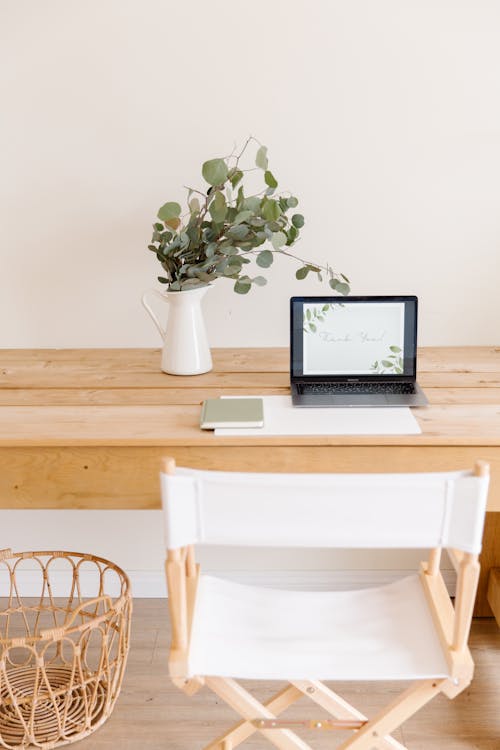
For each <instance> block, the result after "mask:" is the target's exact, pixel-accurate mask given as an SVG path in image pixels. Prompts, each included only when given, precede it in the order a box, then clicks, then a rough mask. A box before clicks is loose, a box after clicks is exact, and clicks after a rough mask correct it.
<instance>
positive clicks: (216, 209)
mask: <svg viewBox="0 0 500 750" xmlns="http://www.w3.org/2000/svg"><path fill="white" fill-rule="evenodd" d="M208 210H209V211H210V216H211V217H212V219H213V220H214V221H215V223H216V224H221V223H222V222H223V221H224V219H225V218H226V211H227V206H226V199H225V198H224V194H223V193H221V192H220V190H218V191H217V192H216V194H215V198H214V199H213V201H212V202H211V204H210V208H209V209H208Z"/></svg>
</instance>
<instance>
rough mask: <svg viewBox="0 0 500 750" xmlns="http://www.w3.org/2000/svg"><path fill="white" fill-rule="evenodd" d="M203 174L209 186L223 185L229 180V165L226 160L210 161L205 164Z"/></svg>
mask: <svg viewBox="0 0 500 750" xmlns="http://www.w3.org/2000/svg"><path fill="white" fill-rule="evenodd" d="M201 173H202V175H203V178H204V179H205V180H206V181H207V182H208V184H209V185H212V186H213V185H221V184H222V183H223V182H225V181H226V180H227V173H228V169H227V164H226V162H225V161H224V159H210V160H209V161H206V162H205V163H204V164H203V166H202V169H201Z"/></svg>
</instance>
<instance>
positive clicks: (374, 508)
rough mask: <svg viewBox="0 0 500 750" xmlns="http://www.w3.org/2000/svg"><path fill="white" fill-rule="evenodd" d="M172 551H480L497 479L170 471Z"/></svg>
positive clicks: (165, 476)
mask: <svg viewBox="0 0 500 750" xmlns="http://www.w3.org/2000/svg"><path fill="white" fill-rule="evenodd" d="M161 488H162V500H163V508H164V516H165V526H166V529H165V531H166V540H167V547H168V548H169V549H176V548H179V547H183V546H187V545H191V544H205V545H242V546H273V547H344V548H382V547H383V548H391V547H393V548H433V547H453V548H455V549H459V550H462V551H464V552H470V553H479V552H480V550H481V539H482V533H483V524H484V516H485V510H486V499H487V491H488V476H476V475H474V474H473V472H446V473H419V474H256V473H239V472H220V471H197V470H194V469H182V468H178V469H176V471H175V473H173V474H169V473H162V474H161Z"/></svg>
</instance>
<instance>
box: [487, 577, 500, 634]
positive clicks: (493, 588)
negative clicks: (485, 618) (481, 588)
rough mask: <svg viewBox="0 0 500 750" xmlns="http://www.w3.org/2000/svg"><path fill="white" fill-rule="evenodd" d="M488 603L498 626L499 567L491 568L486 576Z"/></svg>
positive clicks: (499, 614) (499, 608)
mask: <svg viewBox="0 0 500 750" xmlns="http://www.w3.org/2000/svg"><path fill="white" fill-rule="evenodd" d="M488 604H489V605H490V607H491V611H492V612H493V614H494V615H495V620H496V621H497V624H498V627H500V568H492V569H491V570H490V572H489V576H488Z"/></svg>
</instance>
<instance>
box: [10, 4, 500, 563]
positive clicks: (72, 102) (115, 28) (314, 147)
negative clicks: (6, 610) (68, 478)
mask: <svg viewBox="0 0 500 750" xmlns="http://www.w3.org/2000/svg"><path fill="white" fill-rule="evenodd" d="M0 102H1V117H0V142H1V148H2V151H3V154H2V160H1V166H0V214H1V221H0V251H1V273H0V346H1V347H42V346H47V347H51V346H54V347H65V346H71V347H78V346H156V345H158V344H159V342H158V339H157V334H156V332H155V330H154V329H153V326H152V325H151V322H150V321H149V320H148V319H147V318H146V315H145V313H144V311H143V310H142V309H141V307H140V306H139V297H140V294H141V292H142V290H143V289H145V288H147V287H149V286H151V285H154V284H155V279H156V275H157V273H158V272H159V267H158V268H157V263H156V260H155V259H154V256H153V255H152V254H151V253H149V252H148V251H147V250H146V249H145V248H146V244H147V243H148V241H149V237H150V224H151V222H152V221H153V220H154V216H155V213H156V210H157V208H158V207H159V206H160V205H161V204H162V203H163V202H165V201H166V200H178V199H182V198H183V196H184V191H183V188H182V186H183V185H185V184H194V185H195V184H196V183H199V181H200V179H201V178H200V165H201V162H202V161H204V160H205V159H207V158H211V157H214V156H220V155H224V154H226V153H227V152H228V151H230V150H231V148H232V145H233V142H234V141H237V142H242V141H243V140H244V139H245V137H246V136H247V134H249V133H252V134H254V135H256V136H257V137H258V138H259V139H260V140H261V141H263V142H264V143H266V144H267V145H268V147H269V155H270V165H271V168H272V170H273V172H274V173H275V174H276V175H277V177H278V179H279V180H280V184H281V185H282V186H283V187H284V188H289V189H291V190H292V191H293V192H294V193H295V194H297V195H298V196H299V198H300V200H301V204H300V205H301V209H302V211H303V213H304V214H305V216H306V221H307V224H306V228H305V229H304V232H303V240H302V242H301V247H300V251H301V252H302V253H303V254H305V255H307V256H308V257H310V258H311V259H314V260H318V261H328V262H329V263H331V264H332V265H333V266H334V267H336V268H338V269H339V270H341V271H344V272H345V273H346V274H347V275H349V276H350V277H351V278H352V281H353V291H354V292H356V293H397V292H408V293H416V294H418V296H419V297H420V300H421V329H420V332H421V339H420V340H421V343H423V344H428V345H444V344H473V343H481V344H497V343H498V342H499V334H498V321H499V317H500V316H499V312H500V302H499V300H500V296H499V295H498V283H499V271H498V260H497V259H498V249H499V243H500V211H499V204H500V3H498V2H496V1H494V0H467V1H460V0H448V1H445V0H413V1H412V2H409V1H408V0H406V1H405V0H378V1H377V2H373V0H343V1H342V2H340V1H338V0H315V1H313V0H273V2H269V0H253V2H252V3H243V2H235V1H234V0H232V1H231V0H211V2H210V3H207V2H203V1H201V0H199V1H198V2H196V0H193V1H192V2H190V3H187V2H186V3H182V2H175V3H174V2H170V1H169V0H87V1H86V2H84V3H82V2H76V1H75V0H45V1H44V2H37V1H36V0H2V2H1V3H0ZM294 270H295V269H294V268H292V264H288V263H286V262H283V261H282V262H281V263H280V264H277V267H275V268H273V269H272V272H271V273H270V274H269V277H270V282H271V283H270V284H269V286H268V287H266V288H264V289H257V290H254V291H253V292H252V293H251V294H250V295H248V297H246V298H242V297H239V296H237V295H234V294H233V292H232V291H231V285H230V283H227V284H226V283H225V282H224V281H220V282H218V283H217V286H216V288H215V289H214V290H213V291H212V292H211V294H210V295H209V296H208V297H207V299H206V313H207V319H208V329H209V335H210V339H211V342H212V344H213V345H216V346H232V345H263V346H266V345H276V344H281V345H283V344H286V342H287V336H288V320H287V301H288V298H289V296H290V295H291V294H294V293H300V292H303V293H320V292H322V291H323V288H322V287H321V286H320V285H319V284H318V283H317V282H316V281H313V280H311V281H310V282H309V281H308V282H302V283H300V282H297V281H295V279H294V273H293V272H294ZM122 521H123V528H124V534H127V533H130V532H129V528H130V526H129V524H127V522H126V516H124V517H122ZM146 523H150V529H151V533H153V528H154V523H153V519H151V520H150V521H149V522H148V521H146ZM6 528H7V527H6V526H5V525H4V529H6ZM65 528H66V529H67V526H66V527H65V525H64V523H63V520H62V518H61V523H60V529H61V536H62V537H64V533H65V532H64V529H65ZM12 534H14V532H12ZM17 534H18V532H17V531H16V533H15V535H16V537H17ZM94 541H96V540H94ZM96 543H97V541H96ZM83 544H84V540H82V546H83ZM0 546H1V545H0ZM28 546H29V545H28ZM102 547H103V551H106V552H107V553H108V554H109V555H110V556H113V545H112V544H110V543H109V541H108V540H106V539H105V538H104V537H103V539H102ZM116 551H117V552H118V549H117V550H116ZM141 565H143V566H144V567H148V566H150V565H153V563H152V562H151V560H150V559H149V558H147V557H144V558H143V561H142V563H141V559H139V558H138V559H137V567H138V568H140V567H141Z"/></svg>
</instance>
